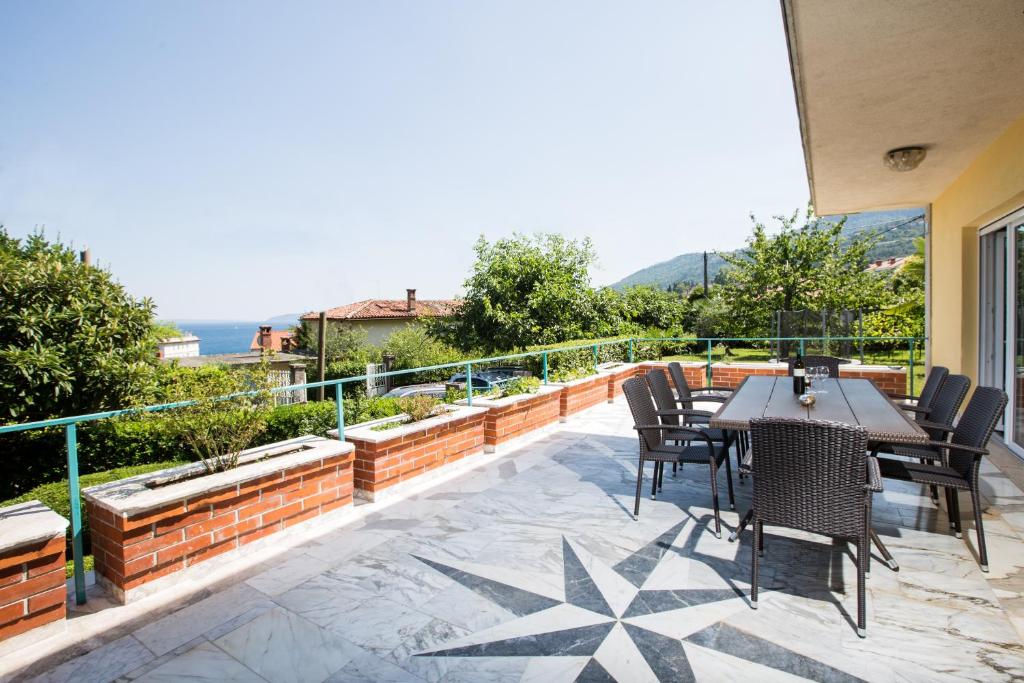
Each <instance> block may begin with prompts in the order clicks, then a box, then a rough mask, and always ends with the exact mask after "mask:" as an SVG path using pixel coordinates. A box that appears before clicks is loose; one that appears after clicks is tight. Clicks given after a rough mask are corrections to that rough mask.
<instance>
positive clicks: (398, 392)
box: [384, 383, 476, 398]
mask: <svg viewBox="0 0 1024 683" xmlns="http://www.w3.org/2000/svg"><path fill="white" fill-rule="evenodd" d="M474 386H476V384H475V383H474ZM407 396H433V397H434V398H444V397H445V386H444V385H443V384H439V383H433V384H410V385H408V386H404V387H395V388H394V389H392V390H391V391H389V392H387V393H386V394H384V397H385V398H405V397H407Z"/></svg>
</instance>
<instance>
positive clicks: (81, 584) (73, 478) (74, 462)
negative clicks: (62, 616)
mask: <svg viewBox="0 0 1024 683" xmlns="http://www.w3.org/2000/svg"><path fill="white" fill-rule="evenodd" d="M65 436H66V437H67V445H68V501H69V502H70V503H71V506H70V507H71V550H72V553H73V554H74V558H75V604H76V605H84V604H85V600H86V597H85V556H84V555H83V554H82V501H81V498H80V492H79V490H78V425H77V424H75V423H74V422H72V423H71V424H69V425H68V426H67V429H66V430H65Z"/></svg>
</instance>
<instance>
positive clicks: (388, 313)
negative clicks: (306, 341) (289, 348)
mask: <svg viewBox="0 0 1024 683" xmlns="http://www.w3.org/2000/svg"><path fill="white" fill-rule="evenodd" d="M405 292H406V296H405V298H404V299H366V300H364V301H356V302H355V303H351V304H346V305H344V306H338V307H336V308H330V309H328V310H327V311H326V313H327V324H328V325H337V326H339V327H347V328H349V329H361V330H363V331H364V332H366V336H367V338H368V340H369V342H370V343H371V344H373V345H375V346H378V345H380V344H382V343H383V342H384V340H385V339H387V338H388V337H389V336H390V335H391V334H392V333H393V332H395V331H397V330H400V329H401V328H403V327H405V326H406V325H410V324H413V325H414V324H417V323H419V322H420V321H421V320H422V319H423V318H436V317H444V316H448V315H451V314H452V313H453V311H454V310H455V307H456V305H457V304H458V302H457V301H456V300H454V299H420V300H417V299H416V290H415V289H407V290H405ZM300 320H301V321H302V322H304V323H307V324H309V325H310V326H311V327H312V328H313V329H314V330H316V328H317V327H318V325H319V321H320V314H319V313H317V312H312V313H306V314H305V315H303V316H302V317H301V318H300Z"/></svg>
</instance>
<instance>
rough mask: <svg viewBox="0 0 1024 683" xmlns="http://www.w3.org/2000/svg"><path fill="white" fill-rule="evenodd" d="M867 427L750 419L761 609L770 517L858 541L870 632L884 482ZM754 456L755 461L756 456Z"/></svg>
mask: <svg viewBox="0 0 1024 683" xmlns="http://www.w3.org/2000/svg"><path fill="white" fill-rule="evenodd" d="M867 446H868V433H867V430H866V429H864V428H863V427H859V426H853V425H846V424H840V423H836V422H826V421H823V420H796V419H789V418H758V419H754V420H751V421H750V453H751V456H750V457H748V459H747V461H745V463H744V466H745V467H748V468H750V471H751V472H752V474H753V475H754V476H753V480H754V491H753V493H754V501H753V507H752V513H753V517H752V522H753V531H754V544H753V547H752V548H751V580H750V606H751V607H753V608H754V609H757V579H758V570H759V564H760V558H759V556H760V555H761V554H763V552H764V525H765V524H770V525H776V526H782V527H787V528H790V529H799V530H801V531H807V532H810V533H814V534H822V535H825V536H831V537H833V538H839V539H845V540H848V541H853V542H855V543H856V544H857V555H856V559H857V635H859V636H861V637H862V638H863V637H864V635H865V629H866V615H865V607H866V605H865V586H864V581H865V578H866V575H867V572H868V568H869V561H870V550H871V545H870V544H871V495H872V494H873V493H875V492H876V491H881V490H882V480H881V477H879V474H878V465H877V463H876V461H875V460H874V459H873V458H868V457H867ZM751 460H752V462H751Z"/></svg>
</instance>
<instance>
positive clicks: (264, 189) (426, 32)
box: [0, 0, 808, 319]
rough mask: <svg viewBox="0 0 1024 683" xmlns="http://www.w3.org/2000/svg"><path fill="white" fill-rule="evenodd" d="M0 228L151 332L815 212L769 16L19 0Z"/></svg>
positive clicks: (1, 30) (618, 266) (665, 248)
mask: <svg viewBox="0 0 1024 683" xmlns="http://www.w3.org/2000/svg"><path fill="white" fill-rule="evenodd" d="M0 55H2V59H0V222H2V223H3V224H5V225H6V226H7V228H8V229H9V230H10V231H12V232H13V233H14V234H16V235H21V234H25V233H27V232H30V231H31V230H32V229H33V228H34V227H35V226H39V225H45V226H46V230H47V232H48V233H51V234H57V233H59V234H60V235H61V236H62V237H63V238H64V239H66V240H70V241H73V242H75V243H76V244H77V245H88V246H89V247H90V248H91V249H92V251H93V254H94V258H96V259H97V260H98V261H99V262H101V263H103V264H105V265H107V266H109V267H110V268H111V269H112V270H113V272H114V273H115V274H116V276H117V277H118V278H119V279H120V280H121V282H123V283H124V284H125V286H126V287H128V289H129V290H130V291H131V292H132V293H134V294H136V295H139V296H143V295H145V296H151V297H152V298H153V299H154V300H155V301H156V303H157V305H158V307H159V314H160V316H161V317H167V318H230V319H258V318H263V317H267V316H272V315H277V314H281V313H289V312H295V311H304V310H313V309H318V308H321V307H327V306H333V305H340V304H343V303H347V302H350V301H354V300H357V299H362V298H370V297H378V296H380V297H384V298H400V297H402V296H404V292H405V288H406V287H416V288H417V289H418V290H419V296H420V297H424V298H441V297H448V296H452V295H456V294H458V293H459V291H460V289H461V284H462V281H463V280H464V279H465V277H466V274H467V272H468V269H469V267H470V264H471V262H472V251H471V247H472V244H473V242H474V241H475V239H476V238H477V237H478V236H479V235H480V234H481V233H482V234H484V235H486V236H487V237H489V238H497V237H500V236H503V235H508V234H510V233H511V232H512V231H513V230H518V231H521V232H535V231H558V232H562V233H564V234H566V235H570V236H575V237H583V236H590V237H591V238H592V239H593V241H594V244H595V246H596V248H597V251H598V254H599V257H600V263H599V267H598V268H597V269H596V270H595V271H594V272H593V276H594V282H595V283H596V284H608V283H611V282H614V281H616V280H618V279H620V278H621V277H623V276H625V275H627V274H628V273H630V272H632V271H634V270H636V269H638V268H640V267H643V266H646V265H649V264H650V263H652V262H654V261H658V260H663V259H665V258H669V257H671V256H674V255H675V254H678V253H682V252H685V251H699V250H704V249H708V250H713V249H727V248H734V247H736V246H739V245H740V244H742V241H743V239H744V238H745V236H746V234H747V232H748V230H749V226H750V221H749V218H748V215H749V214H750V213H751V212H755V213H756V214H757V215H758V216H761V217H765V218H767V217H769V216H771V215H773V214H777V213H781V212H787V213H788V212H789V211H792V210H793V209H795V208H797V207H800V206H803V205H804V204H805V203H806V202H807V196H808V192H807V183H806V177H805V172H804V167H803V160H802V153H801V147H800V139H799V130H798V123H797V117H796V110H795V106H794V103H793V92H792V85H791V83H790V77H789V65H788V61H787V57H786V49H785V39H784V35H783V29H782V24H781V19H780V16H779V7H778V4H777V3H775V2H764V1H759V2H752V1H751V2H729V3H707V2H684V1H681V0H673V1H666V2H656V1H641V2H624V1H623V2H609V3H605V2H594V1H580V2H576V1H568V0H565V1H559V2H528V1H522V0H516V1H514V2H512V1H509V2H492V1H483V2H478V1H470V0H465V1H462V2H445V1H439V0H418V1H410V2H397V1H391V0H385V1H382V2H371V1H365V2H349V1H343V0H332V1H329V2H301V3H290V2H289V3H281V2H266V3H261V2H248V1H247V2H187V1H181V2H142V3H136V2H76V3H60V2H45V1H44V2H21V3H17V2H8V3H4V4H3V5H2V7H0Z"/></svg>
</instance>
